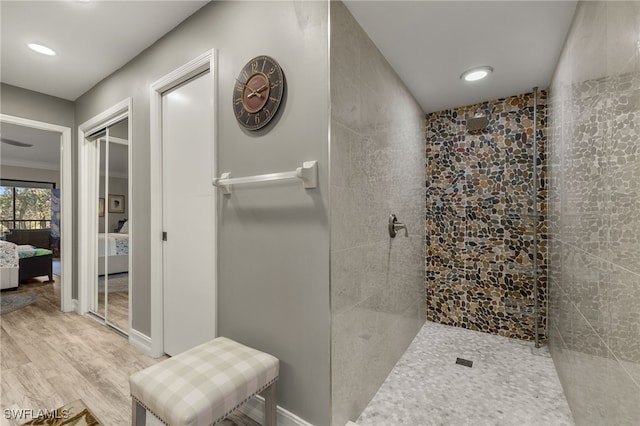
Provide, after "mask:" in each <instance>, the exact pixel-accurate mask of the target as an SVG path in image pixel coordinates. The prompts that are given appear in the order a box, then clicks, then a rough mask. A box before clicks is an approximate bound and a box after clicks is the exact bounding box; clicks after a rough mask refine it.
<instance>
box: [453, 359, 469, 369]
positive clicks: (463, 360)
mask: <svg viewBox="0 0 640 426" xmlns="http://www.w3.org/2000/svg"><path fill="white" fill-rule="evenodd" d="M456 364H460V365H464V366H465V367H469V368H471V367H473V361H469V360H468V359H464V358H456Z"/></svg>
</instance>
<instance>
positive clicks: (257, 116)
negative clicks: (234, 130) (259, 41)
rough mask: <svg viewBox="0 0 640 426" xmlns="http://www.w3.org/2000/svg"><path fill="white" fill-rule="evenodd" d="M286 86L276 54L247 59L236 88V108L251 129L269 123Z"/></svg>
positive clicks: (241, 120)
mask: <svg viewBox="0 0 640 426" xmlns="http://www.w3.org/2000/svg"><path fill="white" fill-rule="evenodd" d="M284 86H285V81H284V74H283V73H282V68H280V65H278V63H277V62H276V61H275V60H274V59H273V58H270V57H269V56H257V57H255V58H253V59H252V60H250V61H249V62H247V64H246V65H245V66H244V67H243V68H242V70H241V71H240V74H239V75H238V78H236V84H235V88H234V90H233V112H234V113H235V115H236V119H237V120H238V123H240V125H242V127H244V128H245V129H248V130H258V129H261V128H263V127H264V126H266V125H267V124H269V122H270V121H271V120H272V119H273V117H274V116H275V115H276V112H277V111H278V107H279V106H280V102H281V101H282V95H284V89H285V87H284Z"/></svg>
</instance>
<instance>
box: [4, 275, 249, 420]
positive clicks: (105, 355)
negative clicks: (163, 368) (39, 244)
mask: <svg viewBox="0 0 640 426" xmlns="http://www.w3.org/2000/svg"><path fill="white" fill-rule="evenodd" d="M16 291H17V292H29V293H35V294H37V295H38V300H37V301H36V302H35V303H32V304H31V305H29V306H26V307H24V308H22V309H19V310H17V311H14V312H10V313H7V314H4V315H2V316H0V381H1V388H0V406H1V408H2V410H3V413H2V415H0V425H2V426H4V425H19V424H22V423H24V422H25V421H26V419H22V420H19V421H15V420H12V419H6V418H5V415H4V410H5V409H13V410H18V409H32V410H39V409H55V408H58V407H61V406H63V405H64V404H67V403H69V402H71V401H74V400H76V399H82V400H83V401H84V402H85V404H86V405H87V406H88V407H89V408H90V409H91V411H93V412H94V414H95V415H96V416H97V417H98V419H100V421H101V422H102V423H103V424H104V425H105V426H112V425H115V426H118V425H129V424H131V398H130V396H129V381H128V377H129V375H130V374H132V373H133V372H135V371H138V370H141V369H143V368H146V367H148V366H151V365H153V364H155V363H157V362H158V361H160V360H161V359H153V358H150V357H148V356H146V355H144V354H142V353H141V352H139V351H138V350H137V349H135V348H133V347H132V346H130V345H129V343H128V341H127V339H126V338H125V337H122V336H121V335H119V334H117V333H115V332H114V331H112V330H110V329H109V328H107V327H105V326H104V325H102V324H100V323H98V322H97V321H95V320H93V319H91V318H88V317H84V316H80V315H77V314H76V313H63V312H61V311H60V284H59V280H56V281H55V282H54V283H53V284H45V283H42V282H40V281H32V282H30V283H29V284H22V285H20V287H19V288H18V290H16ZM3 294H7V293H5V292H3V293H2V294H0V297H2V295H3ZM110 296H111V294H110ZM232 418H233V421H231V420H226V421H225V422H224V423H223V424H224V425H228V426H233V425H237V426H244V425H246V426H256V425H258V424H257V423H255V422H253V421H252V420H251V419H249V418H248V417H246V416H244V415H242V414H240V413H237V412H236V413H234V416H233V417H232Z"/></svg>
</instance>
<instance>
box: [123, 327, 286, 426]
mask: <svg viewBox="0 0 640 426" xmlns="http://www.w3.org/2000/svg"><path fill="white" fill-rule="evenodd" d="M278 370H279V361H278V359H277V358H275V357H273V356H271V355H269V354H266V353H264V352H260V351H258V350H255V349H252V348H249V347H247V346H244V345H241V344H240V343H237V342H234V341H233V340H231V339H227V338H225V337H218V338H216V339H213V340H211V341H210V342H207V343H203V344H202V345H199V346H196V347H195V348H192V349H189V350H188V351H185V352H183V353H181V354H179V355H176V356H174V357H172V358H169V359H166V360H164V361H161V362H159V363H158V364H155V365H153V366H151V367H149V368H145V369H144V370H142V371H138V372H136V373H134V374H132V375H131V376H130V377H129V386H130V388H131V398H132V421H131V424H132V425H134V426H136V425H144V424H145V420H146V410H149V411H151V412H152V413H153V414H154V415H155V416H156V417H158V418H159V419H160V420H162V421H163V422H164V423H166V424H168V425H171V426H209V425H212V424H215V423H218V422H220V421H222V420H223V419H224V418H225V417H227V416H228V415H229V414H231V412H233V411H234V410H235V409H237V408H238V407H239V406H240V405H242V404H243V403H245V402H246V401H247V400H249V398H251V397H252V396H254V395H256V394H258V393H261V392H264V394H263V395H264V398H265V425H267V426H275V425H276V389H275V387H276V384H275V382H276V380H278Z"/></svg>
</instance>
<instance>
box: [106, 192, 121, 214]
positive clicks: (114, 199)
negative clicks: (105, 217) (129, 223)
mask: <svg viewBox="0 0 640 426" xmlns="http://www.w3.org/2000/svg"><path fill="white" fill-rule="evenodd" d="M109 213H124V195H113V194H109Z"/></svg>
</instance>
